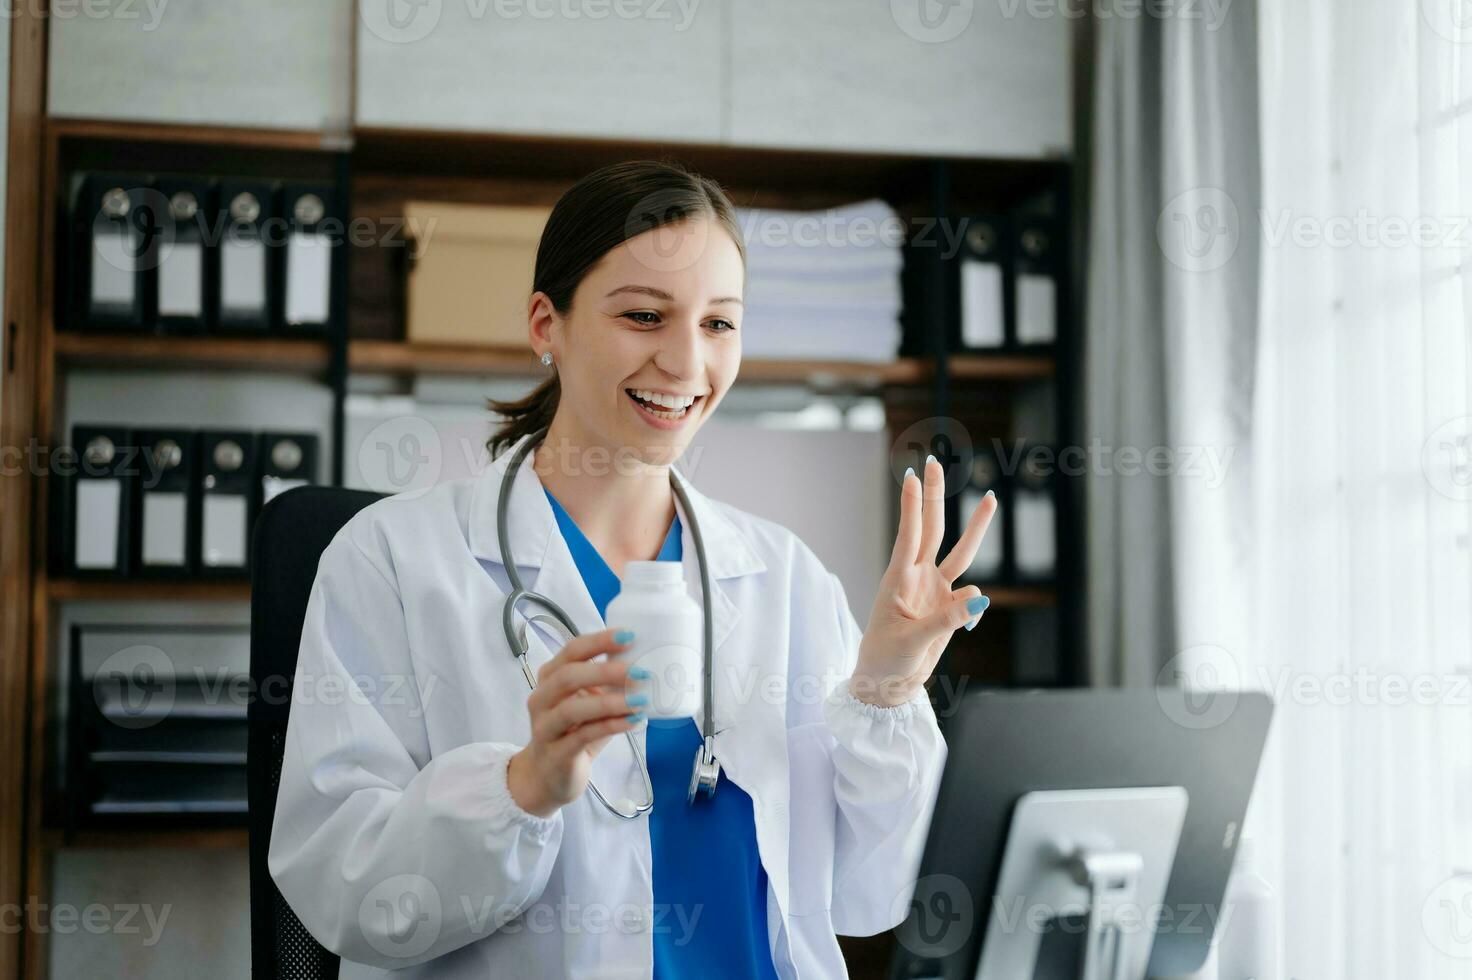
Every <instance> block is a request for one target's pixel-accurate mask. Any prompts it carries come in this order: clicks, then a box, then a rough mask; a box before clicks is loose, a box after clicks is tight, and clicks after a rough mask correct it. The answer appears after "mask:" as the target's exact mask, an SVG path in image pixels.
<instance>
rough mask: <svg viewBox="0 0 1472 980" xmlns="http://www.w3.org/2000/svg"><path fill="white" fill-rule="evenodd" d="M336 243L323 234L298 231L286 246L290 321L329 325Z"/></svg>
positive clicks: (288, 315) (288, 317)
mask: <svg viewBox="0 0 1472 980" xmlns="http://www.w3.org/2000/svg"><path fill="white" fill-rule="evenodd" d="M331 296H332V244H331V243H330V242H329V241H328V238H327V236H326V235H325V234H323V233H322V232H320V231H316V232H302V231H294V232H292V233H291V239H290V241H288V242H287V244H286V322H287V323H291V324H298V323H326V322H327V306H328V303H329V301H330V299H331Z"/></svg>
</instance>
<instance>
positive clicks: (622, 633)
mask: <svg viewBox="0 0 1472 980" xmlns="http://www.w3.org/2000/svg"><path fill="white" fill-rule="evenodd" d="M633 638H634V631H633V630H619V631H618V632H617V633H615V634H613V642H615V643H627V642H629V641H630V640H632V639H633Z"/></svg>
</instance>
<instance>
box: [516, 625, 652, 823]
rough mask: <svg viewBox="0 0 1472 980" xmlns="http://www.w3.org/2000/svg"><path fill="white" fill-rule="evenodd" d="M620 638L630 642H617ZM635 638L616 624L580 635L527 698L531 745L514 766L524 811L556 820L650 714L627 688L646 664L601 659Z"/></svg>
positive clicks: (542, 669)
mask: <svg viewBox="0 0 1472 980" xmlns="http://www.w3.org/2000/svg"><path fill="white" fill-rule="evenodd" d="M615 635H617V636H618V637H619V639H621V640H622V641H623V642H621V643H620V642H615V639H614V637H615ZM633 638H634V637H633V634H632V633H631V632H629V631H627V630H615V629H606V630H602V631H600V632H597V633H588V634H586V635H584V636H578V637H574V638H573V639H572V640H571V641H569V642H568V644H567V645H566V646H564V647H563V648H562V649H561V650H560V651H559V652H558V653H557V656H555V657H553V658H552V659H551V660H549V661H547V662H546V663H545V664H543V665H542V666H541V667H540V668H539V669H538V670H537V689H536V690H535V691H533V692H532V693H531V695H530V696H529V697H528V698H527V702H526V703H527V710H528V711H529V712H530V713H531V722H532V725H531V727H532V738H531V742H530V743H529V744H528V745H527V746H526V747H525V748H523V749H522V750H521V751H520V752H517V753H516V754H515V755H513V756H512V757H511V760H510V761H509V762H508V763H507V766H506V787H507V789H509V790H510V791H511V798H512V799H514V800H515V801H516V805H517V806H519V807H521V808H522V809H523V810H525V811H527V812H528V813H533V814H536V815H537V816H539V817H550V816H551V815H552V814H553V813H556V812H557V810H558V809H559V808H561V807H562V806H563V805H565V804H567V803H571V802H572V801H573V800H575V799H577V798H578V797H579V796H581V795H583V790H584V789H585V788H586V787H587V785H588V779H589V777H590V776H591V774H592V771H593V760H594V759H595V758H596V757H597V756H598V753H599V752H601V751H603V746H605V745H607V744H608V740H609V739H610V738H612V737H613V736H614V735H617V734H619V733H620V732H626V731H628V730H629V729H631V728H633V727H634V726H635V725H637V724H638V723H639V722H640V721H641V720H642V719H643V714H642V712H640V713H638V714H637V715H635V714H634V713H635V712H637V711H638V709H639V707H640V706H641V705H643V704H645V703H646V702H645V701H643V700H640V699H639V698H640V696H638V695H633V694H632V692H631V691H630V690H628V689H627V687H626V683H627V681H628V680H629V678H630V677H631V676H632V677H633V679H635V680H638V679H641V678H640V673H642V672H641V671H640V669H639V668H637V667H632V666H631V665H630V664H627V663H624V662H621V661H615V660H611V659H610V660H606V661H601V662H595V661H594V660H593V658H594V657H596V656H598V655H599V654H602V653H607V654H615V653H619V652H621V651H622V650H625V649H627V647H628V644H629V641H631V640H632V639H633ZM630 697H633V698H634V699H635V700H634V701H633V703H632V704H631V703H630V701H629V698H630ZM631 716H633V718H634V720H632V721H631V720H629V719H630V717H631Z"/></svg>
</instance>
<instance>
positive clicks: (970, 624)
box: [966, 616, 981, 633]
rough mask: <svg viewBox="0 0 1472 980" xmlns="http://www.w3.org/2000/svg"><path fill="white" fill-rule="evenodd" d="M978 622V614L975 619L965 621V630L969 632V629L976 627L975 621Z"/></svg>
mask: <svg viewBox="0 0 1472 980" xmlns="http://www.w3.org/2000/svg"><path fill="white" fill-rule="evenodd" d="M979 622H981V617H980V616H977V617H976V618H975V619H973V620H972V621H971V622H969V623H967V624H966V632H968V633H969V632H971V631H972V630H974V629H976V624H977V623H979Z"/></svg>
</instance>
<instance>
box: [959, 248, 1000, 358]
mask: <svg viewBox="0 0 1472 980" xmlns="http://www.w3.org/2000/svg"><path fill="white" fill-rule="evenodd" d="M1004 320H1005V317H1004V315H1003V312H1002V267H1001V266H1000V265H998V264H997V263H995V262H978V261H976V260H975V259H971V258H967V259H965V260H963V261H962V263H961V343H962V344H963V345H965V346H966V347H1001V346H1002V344H1003V343H1005V342H1006V339H1007V335H1006V328H1005V325H1004Z"/></svg>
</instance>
